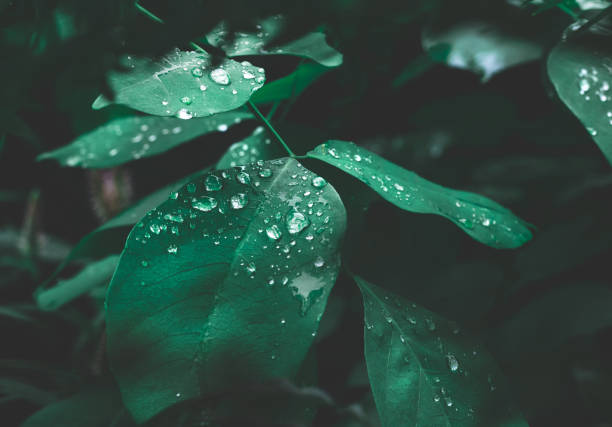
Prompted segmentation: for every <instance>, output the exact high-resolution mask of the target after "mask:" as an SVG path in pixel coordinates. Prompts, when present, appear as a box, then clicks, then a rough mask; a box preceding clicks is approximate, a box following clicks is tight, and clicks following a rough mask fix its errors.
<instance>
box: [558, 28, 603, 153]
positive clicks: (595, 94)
mask: <svg viewBox="0 0 612 427" xmlns="http://www.w3.org/2000/svg"><path fill="white" fill-rule="evenodd" d="M610 55H612V49H611V48H610V39H609V38H608V37H602V36H597V35H595V34H588V35H587V36H586V37H572V38H570V39H568V40H567V41H564V42H561V43H559V44H558V45H557V46H555V47H554V48H553V49H552V51H551V52H550V55H549V56H548V61H547V69H548V77H549V78H550V81H551V82H552V84H553V86H554V87H555V90H556V91H557V95H559V98H560V99H561V101H563V103H564V104H565V105H566V106H567V108H569V109H570V111H571V112H572V113H574V115H575V116H576V117H578V120H580V122H582V124H583V125H584V126H585V128H586V129H587V131H588V132H589V134H590V135H591V136H592V138H593V140H594V141H595V143H596V144H597V145H598V146H599V149H600V150H601V151H602V152H603V153H604V155H605V156H606V159H608V162H610V163H612V143H611V142H610V141H611V140H612V92H611V91H610V85H611V84H612V70H610V68H609V67H608V65H607V62H606V61H608V58H609V57H610Z"/></svg>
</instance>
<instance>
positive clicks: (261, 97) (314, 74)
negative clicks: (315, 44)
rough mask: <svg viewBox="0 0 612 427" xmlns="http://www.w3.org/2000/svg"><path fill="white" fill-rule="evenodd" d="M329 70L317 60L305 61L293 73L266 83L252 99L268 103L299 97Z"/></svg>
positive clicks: (256, 101)
mask: <svg viewBox="0 0 612 427" xmlns="http://www.w3.org/2000/svg"><path fill="white" fill-rule="evenodd" d="M328 71H329V68H326V67H324V66H322V65H319V64H317V63H316V62H304V63H302V64H300V65H298V67H297V68H296V69H295V71H293V72H292V73H291V74H289V75H287V76H285V77H281V78H280V79H277V80H274V81H273V82H270V83H267V84H266V85H264V87H263V88H261V89H260V90H259V91H257V92H255V93H254V94H253V96H252V98H251V99H252V101H253V102H255V103H266V102H275V101H282V100H285V99H293V98H297V97H298V96H300V94H301V93H302V92H304V90H305V89H306V88H307V87H308V86H310V85H311V84H312V83H314V82H315V81H317V80H318V79H319V77H321V76H322V75H323V74H325V73H327V72H328Z"/></svg>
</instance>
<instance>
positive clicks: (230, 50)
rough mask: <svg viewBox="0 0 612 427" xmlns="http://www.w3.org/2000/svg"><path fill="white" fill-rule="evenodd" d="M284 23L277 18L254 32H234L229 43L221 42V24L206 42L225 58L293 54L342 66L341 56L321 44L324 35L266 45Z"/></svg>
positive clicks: (310, 35)
mask: <svg viewBox="0 0 612 427" xmlns="http://www.w3.org/2000/svg"><path fill="white" fill-rule="evenodd" d="M284 25H285V21H284V19H283V18H282V17H281V16H278V15H277V16H273V17H270V18H267V19H265V20H263V21H262V22H261V23H260V25H259V26H258V29H259V31H258V32H257V33H237V34H235V38H234V40H233V42H232V43H231V44H229V45H228V44H226V43H224V40H225V38H226V36H227V31H226V28H225V25H223V24H221V25H219V26H218V27H217V28H215V29H214V30H213V31H211V32H210V33H209V34H208V35H207V36H206V39H207V40H208V42H209V43H210V44H211V45H213V46H217V47H221V48H223V50H225V53H226V54H227V56H229V57H234V56H246V55H295V56H301V57H304V58H309V59H312V60H313V61H316V62H318V63H319V64H321V65H324V66H326V67H337V66H339V65H340V64H342V54H341V53H340V52H338V51H337V50H335V49H333V48H332V47H330V46H329V45H328V44H327V42H326V41H325V34H323V33H321V32H313V33H309V34H306V35H305V36H303V37H300V38H299V39H297V40H294V41H291V42H289V43H285V44H282V45H280V46H268V44H269V43H270V42H271V41H273V39H274V38H275V37H276V36H278V35H279V33H280V32H281V31H282V28H283V26H284Z"/></svg>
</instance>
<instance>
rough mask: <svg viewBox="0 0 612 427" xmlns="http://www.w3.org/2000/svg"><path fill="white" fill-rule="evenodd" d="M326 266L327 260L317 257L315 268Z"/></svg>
mask: <svg viewBox="0 0 612 427" xmlns="http://www.w3.org/2000/svg"><path fill="white" fill-rule="evenodd" d="M324 265H325V260H324V259H323V258H321V257H320V256H317V258H316V259H315V262H314V266H315V267H317V268H321V267H323V266H324Z"/></svg>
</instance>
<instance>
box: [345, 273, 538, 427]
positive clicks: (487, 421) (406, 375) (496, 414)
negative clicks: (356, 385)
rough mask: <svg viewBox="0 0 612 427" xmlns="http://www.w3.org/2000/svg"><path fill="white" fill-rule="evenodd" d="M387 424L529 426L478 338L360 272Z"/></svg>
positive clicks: (369, 357) (374, 380)
mask: <svg viewBox="0 0 612 427" xmlns="http://www.w3.org/2000/svg"><path fill="white" fill-rule="evenodd" d="M355 280H356V281H357V284H358V285H359V288H360V290H361V293H362V295H363V305H364V312H365V328H364V336H365V338H364V339H365V357H366V363H367V367H368V376H369V378H370V384H371V386H372V392H373V393H374V400H375V401H376V407H377V409H378V414H379V416H380V419H381V424H382V426H387V427H401V426H416V425H426V426H432V427H433V426H485V425H487V426H494V425H495V426H498V425H504V426H527V423H526V422H525V421H524V420H523V419H522V418H521V416H520V415H519V414H518V413H517V412H516V411H515V410H514V409H513V408H511V405H510V403H509V401H510V399H509V394H508V390H507V388H506V385H505V382H504V379H503V377H502V376H501V373H500V371H499V369H498V368H497V365H496V363H495V361H494V360H493V358H492V357H491V356H490V355H489V354H488V353H487V352H486V350H485V349H484V347H483V346H482V345H481V344H478V343H477V342H476V341H475V340H473V339H472V338H470V337H468V336H466V334H465V333H464V332H462V331H461V330H460V329H459V327H458V326H457V325H456V324H455V323H452V322H449V321H448V320H446V319H444V318H442V317H440V316H438V315H436V314H434V313H432V312H430V311H428V310H426V309H425V308H422V307H419V306H417V305H416V304H411V303H410V302H408V301H406V300H404V299H402V298H399V297H398V296H396V295H394V294H392V293H390V292H387V291H385V290H383V289H381V288H379V287H377V286H374V285H372V284H370V283H368V282H366V281H365V280H363V279H361V278H359V277H355Z"/></svg>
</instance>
